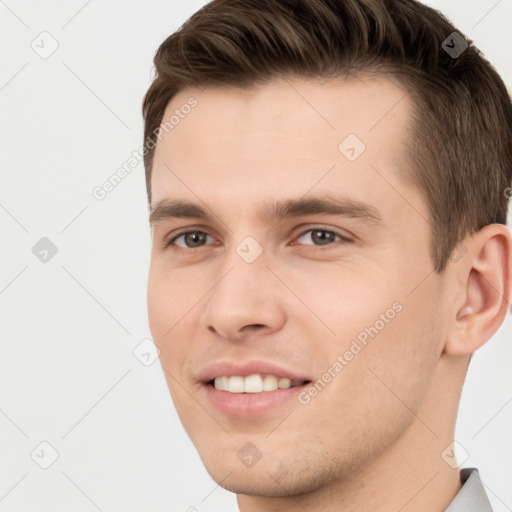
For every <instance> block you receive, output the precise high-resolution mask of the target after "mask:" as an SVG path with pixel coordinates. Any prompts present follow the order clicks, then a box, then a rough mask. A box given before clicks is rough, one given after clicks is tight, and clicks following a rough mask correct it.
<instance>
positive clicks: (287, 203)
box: [149, 196, 384, 226]
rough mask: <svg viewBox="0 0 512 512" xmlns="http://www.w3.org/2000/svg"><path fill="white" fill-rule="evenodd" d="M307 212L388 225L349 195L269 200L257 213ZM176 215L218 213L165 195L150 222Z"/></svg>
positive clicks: (273, 217) (267, 216)
mask: <svg viewBox="0 0 512 512" xmlns="http://www.w3.org/2000/svg"><path fill="white" fill-rule="evenodd" d="M303 215H338V216H343V217H349V218H356V219H361V220H363V221H365V222H367V223H368V224H373V225H376V226H383V225H384V221H383V220H382V217H381V215H380V214H379V211H378V210H377V209H376V208H375V207H374V206H372V205H369V204H367V203H364V202H362V201H358V200H355V199H350V198H348V197H333V196H320V197H309V198H300V199H286V200H281V201H276V202H274V203H267V204H265V205H263V208H262V209H261V210H259V211H258V213H257V217H258V219H259V220H260V221H262V222H264V223H268V224H271V223H273V222H276V221H280V220H283V219H286V218H293V217H300V216H303ZM172 218H189V219H201V220H212V219H213V218H214V215H212V214H210V213H209V212H208V210H207V209H205V208H203V207H202V206H200V205H198V204H196V203H192V202H190V201H184V200H171V199H164V200H162V201H159V202H158V203H156V204H155V205H154V206H153V207H151V211H150V215H149V224H150V226H153V225H154V224H156V223H158V222H160V221H163V220H168V219H172Z"/></svg>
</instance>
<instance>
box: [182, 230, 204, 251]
mask: <svg viewBox="0 0 512 512" xmlns="http://www.w3.org/2000/svg"><path fill="white" fill-rule="evenodd" d="M204 239H205V233H198V232H195V233H187V234H186V235H185V240H186V243H187V245H188V246H189V247H190V246H192V247H194V246H196V245H201V242H204Z"/></svg>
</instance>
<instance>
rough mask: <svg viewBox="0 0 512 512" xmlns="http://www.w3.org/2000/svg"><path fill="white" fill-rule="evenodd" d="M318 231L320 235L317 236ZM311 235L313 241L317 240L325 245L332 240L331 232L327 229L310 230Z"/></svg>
mask: <svg viewBox="0 0 512 512" xmlns="http://www.w3.org/2000/svg"><path fill="white" fill-rule="evenodd" d="M319 233H322V234H321V235H320V236H318V234H319ZM312 237H313V241H314V242H319V244H320V245H326V244H328V243H329V242H330V241H332V240H333V234H332V233H329V232H328V231H324V230H321V229H318V230H316V231H313V232H312Z"/></svg>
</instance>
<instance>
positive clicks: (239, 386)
mask: <svg viewBox="0 0 512 512" xmlns="http://www.w3.org/2000/svg"><path fill="white" fill-rule="evenodd" d="M226 391H229V392H230V393H243V392H244V391H245V386H244V378H243V377H238V376H233V377H229V380H228V385H227V387H226Z"/></svg>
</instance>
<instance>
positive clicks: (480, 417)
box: [0, 0, 512, 512]
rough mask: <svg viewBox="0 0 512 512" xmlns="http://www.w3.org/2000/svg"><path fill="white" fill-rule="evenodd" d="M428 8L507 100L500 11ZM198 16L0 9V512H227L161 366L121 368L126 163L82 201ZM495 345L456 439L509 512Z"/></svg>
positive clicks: (126, 318)
mask: <svg viewBox="0 0 512 512" xmlns="http://www.w3.org/2000/svg"><path fill="white" fill-rule="evenodd" d="M427 3H428V4H429V5H432V6H434V7H436V8H439V9H442V11H443V12H444V13H445V14H446V15H447V16H448V17H449V18H450V19H451V20H452V21H453V22H454V23H455V24H456V25H457V26H458V28H459V29H460V30H461V31H463V32H465V33H466V34H467V35H468V37H470V38H471V39H473V40H474V41H475V43H476V44H477V46H479V48H480V49H481V50H482V51H483V52H484V54H485V55H486V57H487V58H488V59H489V60H490V61H491V62H492V63H493V64H494V65H495V66H496V67H497V69H498V71H499V72H500V73H501V74H502V76H503V77H504V78H505V80H506V81H507V83H508V85H509V87H510V86H511V84H512V64H511V59H510V53H509V52H510V48H511V47H512V32H511V31H510V26H511V22H512V2H511V1H510V0H501V1H495V0H492V1H486V0H485V1H484V0H471V1H468V0H457V1H455V0H453V1H441V0H437V1H435V2H434V1H429V2H427ZM202 5H204V2H200V1H186V2H185V1H182V2H178V1H176V0H174V1H170V0H168V1H155V0H152V1H145V2H142V1H140V2H135V1H124V2H100V1H97V0H92V1H91V0H89V1H84V0H80V1H74V0H73V1H69V0H68V1H61V2H56V1H47V2H35V1H30V2H29V1H23V0H18V1H15V0H1V1H0V34H1V39H2V48H3V58H2V66H1V69H0V102H1V109H2V110H1V111H2V117H1V133H0V140H1V143H2V144H1V152H0V169H1V173H2V186H1V188H0V222H1V226H2V234H3V237H2V243H1V244H0V247H1V249H0V251H1V252H0V254H1V262H0V263H1V275H0V311H1V317H0V329H1V342H2V345H1V355H0V379H1V383H0V384H1V385H0V390H1V403H0V432H1V452H0V511H2V512H18V511H20V512H43V511H50V510H51V511H52V512H61V511H62V512H68V511H70V510H73V511H74V512H89V511H91V512H94V511H95V510H100V511H103V512H109V511H120V510H123V511H124V512H142V511H153V512H157V511H164V510H166V511H169V510H172V511H186V510H192V509H191V507H195V509H196V510H198V511H200V512H203V511H228V510H237V507H236V501H235V498H234V496H233V495H231V494H230V493H228V492H226V491H224V490H223V489H222V488H220V487H218V486H217V485H216V484H215V482H213V481H212V480H211V479H210V477H209V476H208V474H207V473H206V471H205V469H204V467H203V465H202V463H201V461H200V459H199V456H198V455H197V453H196V451H195V449H194V447H193V446H192V444H191V442H190V441H189V439H188V438H187V436H186V435H185V433H184V431H183V429H182V427H181V425H180V422H179V420H178V418H177V416H176V413H175V411H174V408H173V405H172V402H171V400H170V397H169V393H168V390H167V385H166V383H165V380H164V377H163V373H162V370H161V367H160V365H159V362H158V361H155V362H154V363H153V364H152V365H150V366H145V365H144V364H142V363H141V361H140V360H139V359H137V358H136V357H135V356H134V353H133V351H134V349H136V347H137V346H138V345H139V344H140V343H141V342H142V341H143V340H144V339H147V338H150V337H151V334H150V332H149V328H148V323H147V311H146V279H147V271H148V266H149V256H150V233H149V228H148V224H147V216H148V209H147V200H146V191H145V181H144V169H143V165H142V163H139V164H138V165H137V166H136V167H135V168H134V170H133V171H132V172H131V173H130V174H129V175H128V176H126V178H125V179H124V180H123V181H122V182H121V183H120V184H119V185H118V186H117V187H116V188H115V189H114V190H113V191H112V192H110V193H109V194H108V195H107V196H106V197H105V198H104V199H103V200H101V201H100V200H97V199H95V198H94V196H93V194H92V191H93V189H94V188H95V187H97V186H101V185H102V184H103V183H104V182H105V181H106V180H107V179H108V178H109V177H110V175H111V174H113V173H114V172H115V171H116V170H117V169H118V168H119V167H120V166H122V165H123V164H124V163H125V162H126V161H127V160H128V159H129V158H130V156H132V153H133V152H134V151H135V150H137V149H138V148H139V147H140V146H141V144H142V129H143V127H142V117H141V110H140V107H141V101H142V97H143V94H144V92H145V91H146V89H147V87H148V86H149V84H150V80H151V68H152V65H153V64H152V58H153V55H154V52H155V51H156V49H157V47H158V46H159V44H160V43H161V42H162V41H163V40H164V39H165V38H166V37H167V36H168V35H170V34H171V33H172V32H173V31H174V30H176V29H177V28H178V27H179V26H180V25H181V24H182V23H183V22H184V21H185V19H186V18H187V17H188V16H189V15H190V14H192V13H193V12H195V11H196V10H197V9H198V8H199V7H201V6H202ZM42 32H47V34H43V35H41V33H42ZM56 45H58V47H56ZM53 47H56V49H55V51H54V53H53V54H52V55H50V56H48V55H46V54H45V52H47V53H48V52H50V51H51V50H53ZM42 56H44V57H47V58H42ZM43 237H47V238H48V239H49V240H51V242H52V243H53V244H54V246H55V247H56V249H57V253H56V254H55V255H54V256H53V257H51V258H50V257H49V256H48V258H49V260H48V261H47V262H42V261H40V260H39V259H38V258H37V257H36V256H35V255H34V254H33V252H32V248H33V247H34V245H35V244H36V243H38V242H39V241H40V239H41V238H43ZM50 254H51V253H50ZM511 334H512V322H511V318H510V315H509V316H508V317H507V319H506V321H505V323H504V325H503V326H502V327H501V329H500V331H499V332H498V334H497V335H496V336H495V337H494V338H493V339H492V340H491V341H490V342H489V343H488V344H487V345H486V346H485V347H484V348H483V349H481V350H480V351H479V352H478V353H477V354H476V356H475V357H474V360H473V362H472V364H471V366H470V371H469V376H468V379H467V382H466V386H465V390H464V394H463V398H462V402H461V407H460V414H459V421H458V427H457V433H456V439H457V441H458V443H460V445H459V446H458V447H457V454H458V455H459V458H460V459H461V460H463V459H465V458H466V457H467V460H464V462H463V464H462V465H463V466H466V467H471V466H476V467H478V468H479V469H480V473H481V476H482V479H483V481H484V482H485V485H486V488H487V492H488V494H489V497H490V499H491V501H492V503H493V506H494V508H495V510H496V511H498V512H502V511H506V510H512V485H511V482H512V439H511V436H510V432H511V427H512V373H511V372H510V362H511V361H512V344H511V343H510V342H511V339H512V336H511ZM142 347H143V348H144V345H143V346H142ZM142 351H144V350H142ZM136 352H137V349H136ZM137 353H141V349H139V352H137ZM42 442H46V443H49V444H50V445H51V447H53V448H50V447H49V446H48V445H47V444H43V445H41V443H42ZM53 449H54V450H55V451H56V452H57V453H58V458H57V459H56V460H55V462H54V463H53V464H52V465H51V466H50V467H48V468H47V469H43V468H42V467H41V465H45V464H48V463H49V462H51V461H52V454H53V452H52V450H53Z"/></svg>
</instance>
